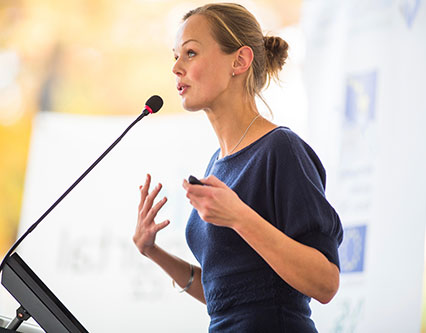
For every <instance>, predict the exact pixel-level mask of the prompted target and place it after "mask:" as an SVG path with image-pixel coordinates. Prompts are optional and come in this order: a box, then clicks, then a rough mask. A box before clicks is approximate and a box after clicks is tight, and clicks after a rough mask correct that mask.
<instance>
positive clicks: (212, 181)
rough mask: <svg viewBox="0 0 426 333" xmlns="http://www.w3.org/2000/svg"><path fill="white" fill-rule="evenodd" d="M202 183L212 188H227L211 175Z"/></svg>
mask: <svg viewBox="0 0 426 333" xmlns="http://www.w3.org/2000/svg"><path fill="white" fill-rule="evenodd" d="M202 182H203V183H204V184H206V185H209V186H213V187H227V186H226V184H225V183H224V182H222V181H221V180H220V179H219V178H217V177H216V176H213V175H210V176H208V177H207V178H204V179H203V180H202Z"/></svg>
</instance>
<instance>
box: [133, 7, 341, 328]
mask: <svg viewBox="0 0 426 333" xmlns="http://www.w3.org/2000/svg"><path fill="white" fill-rule="evenodd" d="M287 48H288V45H287V43H286V42H285V41H284V40H282V39H281V38H279V37H265V36H263V34H262V31H261V28H260V26H259V24H258V22H257V21H256V19H255V18H254V16H253V15H252V14H251V13H249V12H248V11H247V10H246V9H245V8H244V7H242V6H240V5H237V4H208V5H205V6H202V7H199V8H197V9H195V10H192V11H190V12H189V13H187V14H186V15H185V16H184V18H183V22H182V25H181V27H180V29H179V31H178V34H177V39H176V44H175V47H174V54H175V59H176V63H175V65H174V67H173V73H174V74H175V76H176V80H177V89H178V92H179V94H180V96H181V98H182V104H183V107H184V108H185V109H186V110H188V111H194V112H195V111H199V110H203V111H204V112H205V113H206V115H207V117H208V119H209V121H210V123H211V125H212V126H213V128H214V131H215V133H216V135H217V138H218V140H219V145H220V148H219V149H218V150H217V151H216V152H215V153H214V154H213V156H212V158H211V160H210V162H209V164H208V166H207V170H206V174H205V178H203V179H201V183H202V184H204V185H195V184H190V183H188V182H187V181H186V180H184V183H183V187H184V189H185V190H186V193H187V197H188V199H189V201H190V203H191V204H192V206H193V207H194V209H193V211H192V213H191V216H190V218H189V221H188V224H187V228H186V238H187V242H188V245H189V247H190V248H191V250H192V251H193V253H194V255H195V257H196V258H197V260H198V262H199V264H200V266H199V267H198V266H197V267H195V266H193V265H192V264H189V263H187V262H185V261H183V260H181V259H179V258H177V257H175V256H173V255H171V254H169V253H167V252H166V251H165V250H163V249H161V248H160V247H159V246H157V245H156V244H155V237H156V234H157V232H158V231H160V230H161V229H163V228H165V227H166V226H167V225H168V224H169V223H170V222H169V221H164V222H162V223H158V224H157V223H156V222H155V221H154V219H155V216H156V214H157V213H158V211H159V210H160V209H161V207H162V206H163V205H164V204H165V202H166V200H167V199H166V198H163V199H161V200H160V201H158V202H157V203H155V204H154V201H155V199H156V197H157V195H158V193H159V192H160V190H161V184H158V185H157V186H156V187H155V188H154V189H153V190H152V191H150V183H151V178H150V176H149V175H148V176H147V179H146V182H145V184H144V185H143V186H141V201H140V205H139V216H138V223H137V227H136V232H135V235H134V238H133V240H134V242H135V244H136V246H137V247H138V249H139V251H140V252H141V253H142V254H143V255H145V256H146V257H148V258H150V259H151V260H152V261H154V262H155V263H157V264H158V265H160V266H161V267H162V268H163V269H164V270H165V271H166V272H167V273H168V274H169V275H170V276H171V277H172V279H173V280H174V281H175V282H176V283H177V284H178V285H179V286H181V287H182V288H183V290H184V291H186V292H187V293H189V294H190V295H192V296H193V297H194V298H196V299H198V300H199V301H201V302H203V303H205V304H206V305H207V311H208V313H209V315H210V317H211V322H210V327H209V331H210V332H316V329H315V325H314V323H313V321H312V320H311V319H310V314H311V310H310V307H309V302H310V299H311V298H312V297H313V298H315V299H317V300H318V301H320V302H321V303H328V302H329V301H330V300H331V299H332V298H333V296H334V295H335V294H336V292H337V290H338V286H339V258H338V252H337V248H338V246H339V244H340V243H341V241H342V227H341V223H340V220H339V217H338V215H337V214H336V212H335V210H334V209H333V208H332V207H331V205H330V204H329V203H328V201H327V200H326V198H325V195H324V189H325V171H324V168H323V167H322V165H321V162H320V160H319V159H318V157H317V155H316V154H315V152H314V151H313V150H312V149H311V148H310V147H309V146H308V145H307V144H306V143H305V142H304V141H302V140H301V139H300V138H299V137H298V136H297V135H296V134H295V133H293V132H292V131H291V130H290V129H288V128H286V127H280V126H277V125H275V124H273V123H271V122H270V121H268V120H267V119H265V118H263V117H262V116H261V115H260V114H259V112H258V110H257V108H256V104H255V96H256V95H259V96H260V92H261V90H262V88H263V87H264V86H265V84H266V82H267V81H268V80H269V79H270V78H273V77H276V76H277V75H278V72H279V71H280V70H281V68H282V66H283V65H284V62H285V60H286V57H287Z"/></svg>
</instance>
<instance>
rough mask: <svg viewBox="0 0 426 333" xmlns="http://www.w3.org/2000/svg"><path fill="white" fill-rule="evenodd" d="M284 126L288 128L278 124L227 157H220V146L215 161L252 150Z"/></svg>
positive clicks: (222, 160)
mask: <svg viewBox="0 0 426 333" xmlns="http://www.w3.org/2000/svg"><path fill="white" fill-rule="evenodd" d="M282 128H288V127H285V126H277V127H275V128H273V129H271V130H270V131H269V132H267V133H265V134H264V135H262V136H261V137H260V138H258V139H257V140H255V141H253V142H252V143H250V144H249V145H248V146H246V147H244V148H243V149H241V150H239V151H237V152H235V153H233V154H231V155H227V156H225V157H222V158H219V156H220V148H219V149H218V150H217V151H216V154H215V155H216V158H215V162H216V163H217V162H226V161H228V160H230V159H232V158H234V157H237V156H239V155H241V154H243V153H244V152H246V151H248V150H250V149H251V148H252V147H254V146H255V145H257V144H258V143H259V142H261V141H263V139H265V138H266V137H267V136H269V135H270V134H272V133H273V132H275V131H277V130H278V129H282Z"/></svg>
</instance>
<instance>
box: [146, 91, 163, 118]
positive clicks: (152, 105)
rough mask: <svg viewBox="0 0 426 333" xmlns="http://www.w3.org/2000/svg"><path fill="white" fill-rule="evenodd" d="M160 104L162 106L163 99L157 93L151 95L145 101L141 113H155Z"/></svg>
mask: <svg viewBox="0 0 426 333" xmlns="http://www.w3.org/2000/svg"><path fill="white" fill-rule="evenodd" d="M162 106H163V99H162V98H161V97H160V96H158V95H154V96H151V97H150V98H149V99H148V100H147V101H146V103H145V108H144V110H143V111H142V114H143V115H144V116H147V115H149V114H150V113H156V112H158V111H159V110H160V109H161V107H162Z"/></svg>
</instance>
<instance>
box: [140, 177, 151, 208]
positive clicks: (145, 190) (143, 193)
mask: <svg viewBox="0 0 426 333" xmlns="http://www.w3.org/2000/svg"><path fill="white" fill-rule="evenodd" d="M150 185H151V175H150V174H149V173H148V174H147V175H146V179H145V184H144V185H143V186H142V188H141V202H140V204H139V206H140V208H139V211H141V210H142V207H143V204H144V202H145V199H146V197H147V196H148V192H149V187H150Z"/></svg>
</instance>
